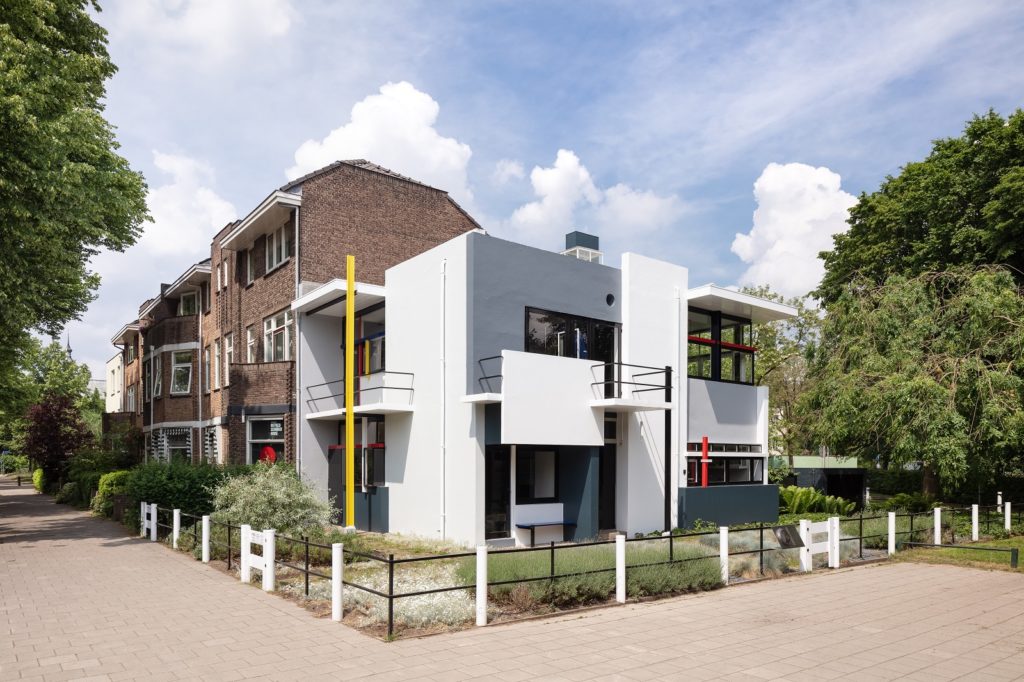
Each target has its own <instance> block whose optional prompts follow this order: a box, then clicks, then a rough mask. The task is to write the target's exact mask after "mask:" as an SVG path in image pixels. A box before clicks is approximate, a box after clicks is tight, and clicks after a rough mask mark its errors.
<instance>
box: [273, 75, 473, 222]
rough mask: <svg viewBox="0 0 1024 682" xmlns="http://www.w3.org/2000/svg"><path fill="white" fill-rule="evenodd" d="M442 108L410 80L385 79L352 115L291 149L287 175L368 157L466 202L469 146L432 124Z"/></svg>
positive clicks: (353, 109)
mask: <svg viewBox="0 0 1024 682" xmlns="http://www.w3.org/2000/svg"><path fill="white" fill-rule="evenodd" d="M440 110H441V107H440V105H439V104H438V103H437V102H436V101H435V100H434V98H433V97H431V96H430V95H428V94H427V93H425V92H422V91H420V90H417V89H416V88H415V87H414V86H413V85H412V84H410V83H407V82H405V81H403V82H401V83H387V84H385V85H382V86H381V88H380V92H379V93H378V94H374V95H370V96H368V97H366V98H365V99H363V100H361V101H359V102H357V103H356V104H355V106H353V107H352V112H351V115H350V119H349V121H348V122H347V123H345V124H344V125H342V126H341V127H340V128H335V129H334V130H332V131H331V132H330V133H328V134H327V136H326V137H324V138H323V139H322V140H307V141H306V142H304V143H302V145H301V146H300V147H299V148H298V150H296V152H295V165H294V166H292V167H291V168H289V169H288V170H287V171H286V175H287V176H288V178H289V179H291V178H296V177H298V176H300V175H302V174H304V173H308V172H310V171H312V170H316V169H318V168H322V167H323V166H326V165H328V164H330V163H333V162H334V161H338V160H341V159H357V158H361V159H367V160H368V161H372V162H373V163H377V164H380V165H381V166H384V167H386V168H390V169H391V170H393V171H395V172H397V173H401V174H402V175H407V176H409V177H412V178H414V179H416V180H419V181H421V182H425V183H427V184H428V185H432V186H434V187H437V188H438V189H443V190H445V191H447V192H448V193H449V194H451V195H452V196H453V197H454V198H455V199H456V201H459V202H461V203H464V204H467V205H468V204H470V202H471V201H472V198H473V193H472V192H471V191H470V188H469V182H468V180H467V176H466V167H467V165H468V164H469V158H470V156H472V154H473V151H472V150H471V149H470V148H469V145H467V144H464V143H462V142H459V141H458V140H456V139H455V138H451V137H444V136H443V135H441V134H440V133H439V132H438V131H437V129H436V128H435V127H434V124H435V123H437V116H438V113H440Z"/></svg>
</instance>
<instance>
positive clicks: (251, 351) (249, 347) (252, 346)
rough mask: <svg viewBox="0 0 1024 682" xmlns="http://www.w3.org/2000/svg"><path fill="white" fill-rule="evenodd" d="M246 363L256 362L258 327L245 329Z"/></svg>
mask: <svg viewBox="0 0 1024 682" xmlns="http://www.w3.org/2000/svg"><path fill="white" fill-rule="evenodd" d="M245 361H246V362H248V363H249V364H252V363H254V362H256V325H250V326H248V327H246V329H245Z"/></svg>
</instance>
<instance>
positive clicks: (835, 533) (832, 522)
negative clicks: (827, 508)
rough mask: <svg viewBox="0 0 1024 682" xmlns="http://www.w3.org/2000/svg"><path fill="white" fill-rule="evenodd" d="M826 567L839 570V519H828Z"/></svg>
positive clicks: (836, 517)
mask: <svg viewBox="0 0 1024 682" xmlns="http://www.w3.org/2000/svg"><path fill="white" fill-rule="evenodd" d="M828 567H829V568H839V517H838V516H830V517H829V519H828Z"/></svg>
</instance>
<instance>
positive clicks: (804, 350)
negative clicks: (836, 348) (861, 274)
mask: <svg viewBox="0 0 1024 682" xmlns="http://www.w3.org/2000/svg"><path fill="white" fill-rule="evenodd" d="M743 292H744V293H747V294H750V295H752V296H758V297H760V298H764V299H768V300H770V301H777V302H779V303H785V304H787V305H791V306H793V307H795V308H796V309H797V315H796V317H795V318H793V319H790V320H781V321H778V322H767V323H764V324H755V325H754V326H753V342H754V346H755V347H756V348H757V360H756V362H755V363H754V380H755V382H756V383H757V384H758V385H759V386H768V397H769V400H770V401H771V411H770V415H769V421H768V441H769V448H770V450H771V451H772V452H774V453H780V454H783V455H786V456H788V457H789V462H790V464H791V465H792V462H793V460H792V458H793V456H795V455H803V454H808V453H810V452H813V451H814V450H815V447H816V444H815V443H813V441H811V440H809V433H808V425H807V424H806V419H805V414H804V413H803V412H802V411H801V409H800V396H801V395H803V393H804V391H805V390H806V389H807V386H808V383H809V378H808V376H807V372H808V362H807V358H808V356H809V354H810V353H811V352H812V351H813V350H814V348H815V347H816V346H817V343H818V338H819V336H820V331H821V312H820V311H819V310H818V308H817V307H816V306H815V305H814V303H813V301H811V300H810V298H809V297H802V298H788V299H787V298H785V297H784V296H782V295H781V294H778V293H776V292H774V291H772V290H771V289H770V288H768V287H767V286H759V287H745V288H744V289H743Z"/></svg>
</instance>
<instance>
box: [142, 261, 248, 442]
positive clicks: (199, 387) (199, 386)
mask: <svg viewBox="0 0 1024 682" xmlns="http://www.w3.org/2000/svg"><path fill="white" fill-rule="evenodd" d="M211 262H212V261H211ZM202 298H203V287H201V286H200V287H199V299H200V300H199V305H198V306H196V319H197V320H198V324H196V329H197V332H196V333H197V334H198V335H199V338H198V339H197V340H198V341H199V348H197V349H196V367H197V368H198V371H197V372H196V376H197V377H198V378H199V380H198V381H197V382H196V404H197V405H198V408H197V409H198V414H199V460H200V461H202V460H203V459H204V458H205V457H206V428H205V427H204V426H203V301H202ZM233 340H234V339H232V341H233ZM172 357H173V356H172ZM163 367H164V363H162V362H161V363H160V370H161V372H162V371H163ZM230 371H231V368H228V372H230ZM172 379H173V377H172ZM210 402H211V403H212V402H213V396H211V397H210ZM211 410H212V404H211Z"/></svg>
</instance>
